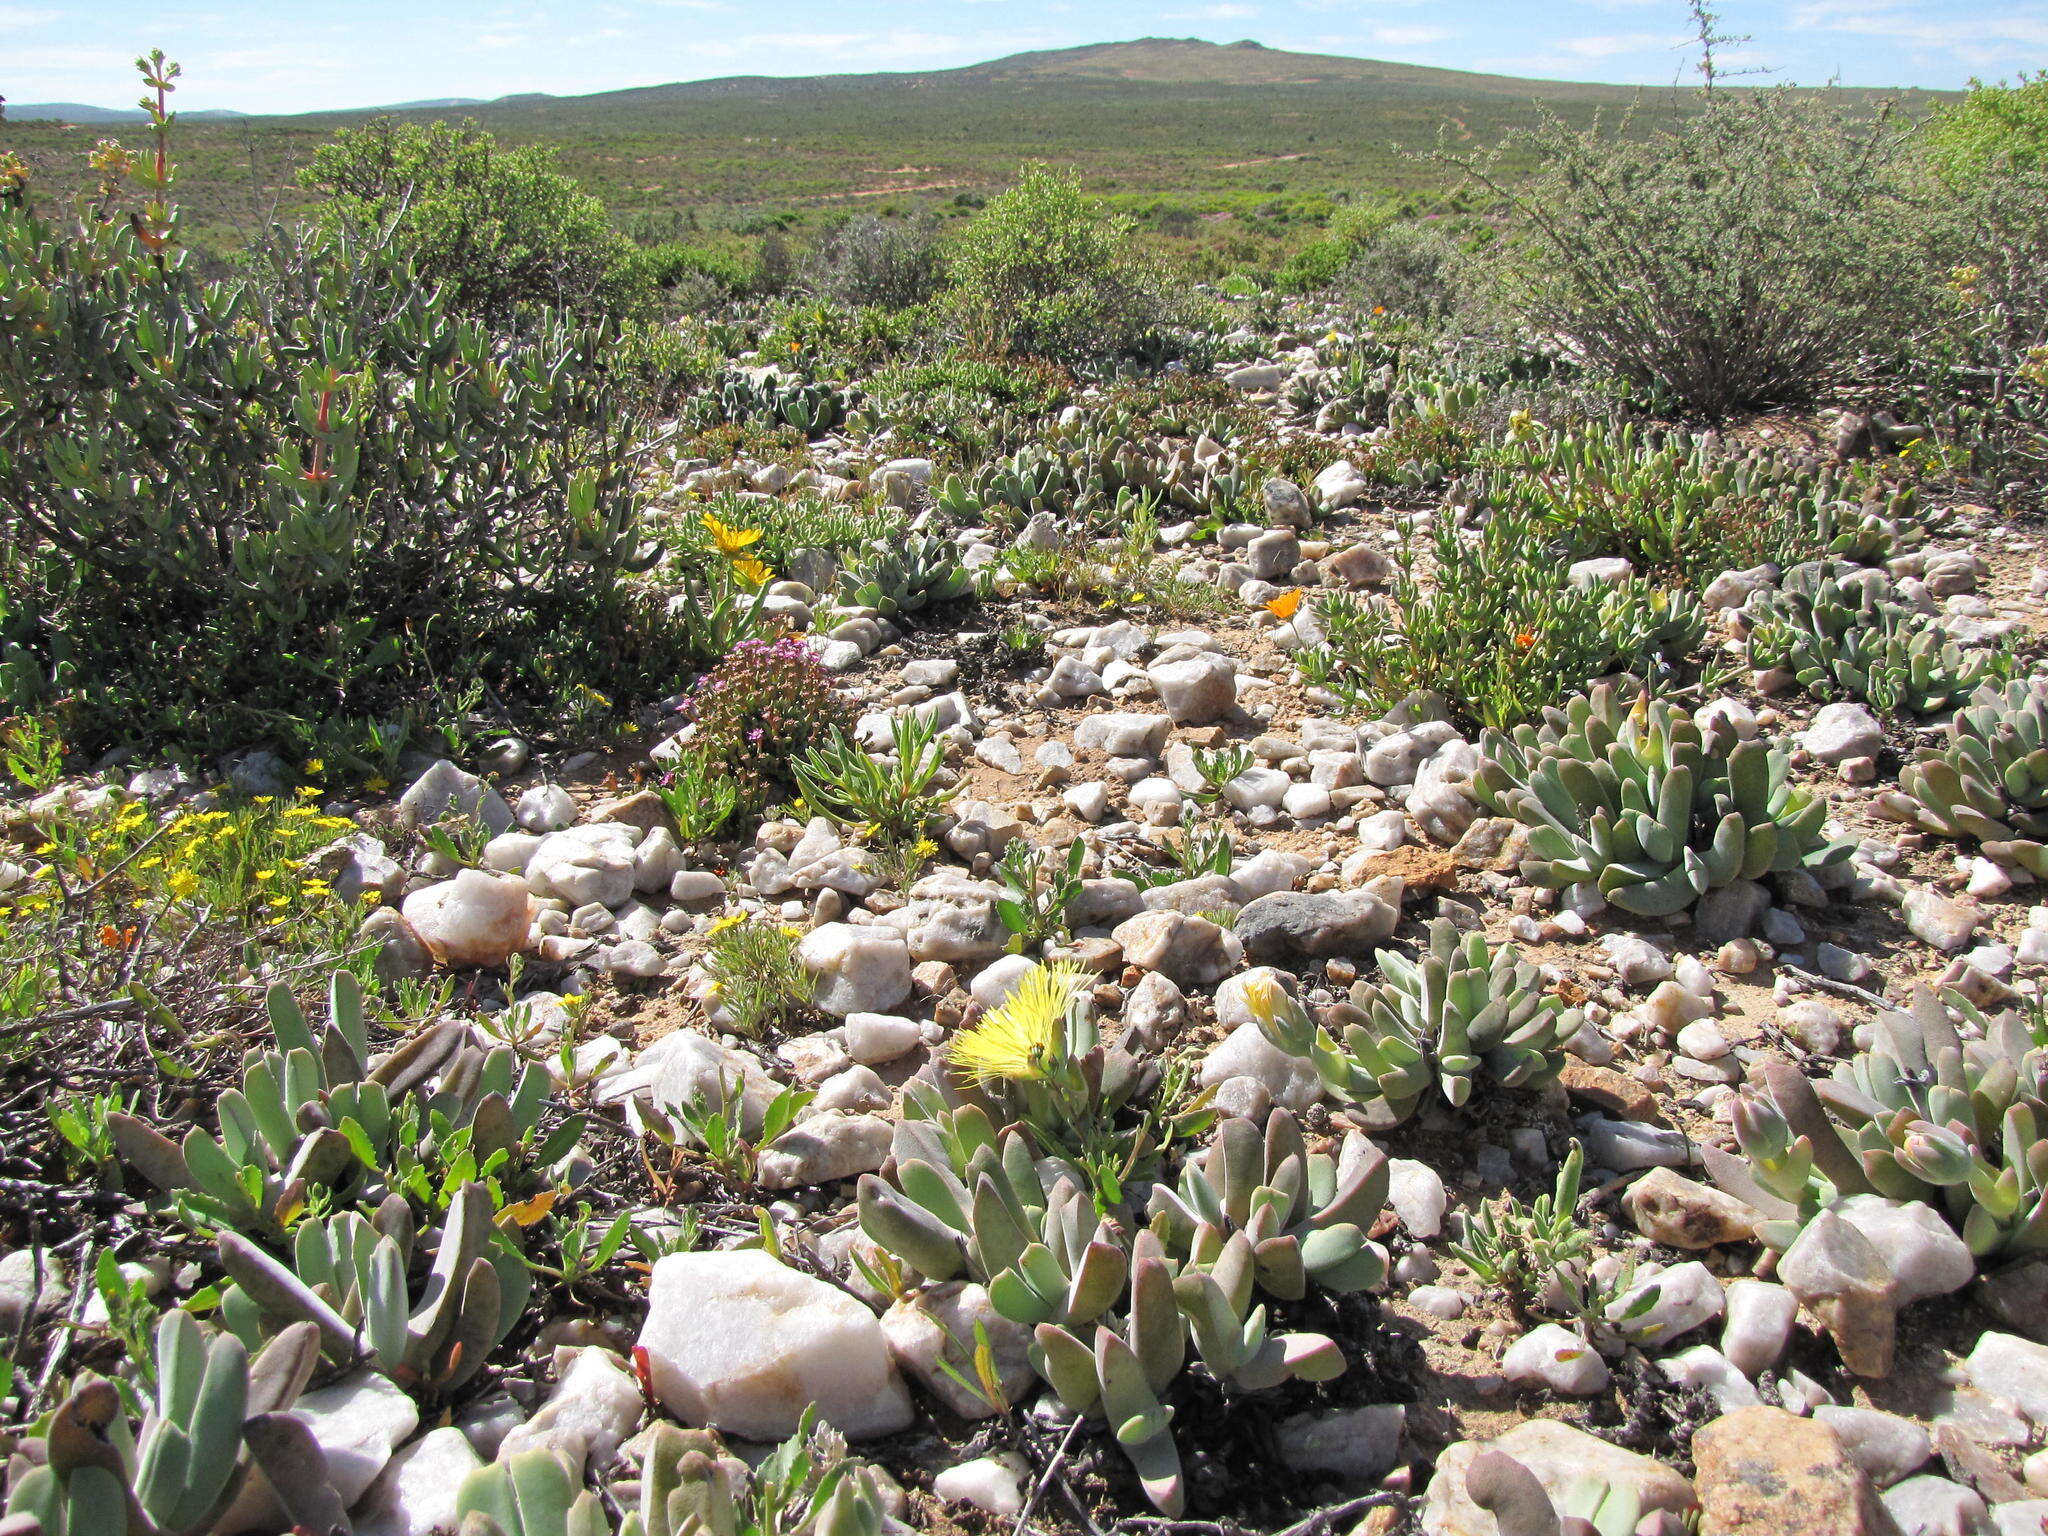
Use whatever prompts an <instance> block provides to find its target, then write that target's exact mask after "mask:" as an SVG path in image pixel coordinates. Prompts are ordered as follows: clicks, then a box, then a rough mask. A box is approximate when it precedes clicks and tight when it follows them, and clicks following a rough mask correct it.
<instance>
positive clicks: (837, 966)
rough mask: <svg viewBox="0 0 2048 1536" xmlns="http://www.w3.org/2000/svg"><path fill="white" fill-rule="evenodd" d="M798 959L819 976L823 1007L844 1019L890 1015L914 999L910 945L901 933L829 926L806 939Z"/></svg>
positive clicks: (857, 927)
mask: <svg viewBox="0 0 2048 1536" xmlns="http://www.w3.org/2000/svg"><path fill="white" fill-rule="evenodd" d="M796 957H797V959H798V961H800V962H801V963H802V965H803V968H804V969H805V970H807V971H809V972H810V973H811V975H813V976H814V977H816V978H817V982H818V1006H819V1007H820V1008H822V1009H824V1010H825V1012H827V1013H830V1014H836V1015H837V1016H838V1017H840V1018H845V1017H846V1016H847V1015H848V1014H854V1013H887V1012H889V1011H890V1010H891V1009H893V1008H895V1007H896V1006H897V1005H898V1004H899V1003H901V1002H903V1001H904V999H906V998H907V997H909V996H910V947H909V945H908V944H906V943H905V942H904V938H903V933H902V931H901V930H900V929H896V928H880V927H862V926H859V925H856V924H853V923H825V924H823V925H821V926H820V927H817V928H813V929H812V930H811V931H810V932H809V933H807V934H805V935H804V938H803V942H802V943H801V944H799V945H797V949H796Z"/></svg>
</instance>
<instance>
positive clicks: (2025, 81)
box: [1927, 70, 2048, 186]
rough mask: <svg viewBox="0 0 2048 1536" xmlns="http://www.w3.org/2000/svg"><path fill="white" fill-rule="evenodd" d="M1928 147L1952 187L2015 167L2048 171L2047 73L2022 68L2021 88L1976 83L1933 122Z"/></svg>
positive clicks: (1942, 174)
mask: <svg viewBox="0 0 2048 1536" xmlns="http://www.w3.org/2000/svg"><path fill="white" fill-rule="evenodd" d="M1927 149H1928V153H1929V156H1930V158H1931V159H1932V161H1933V164H1934V167H1935V169H1936V170H1937V171H1938V172H1939V173H1940V175H1941V178H1942V180H1943V181H1945V182H1947V183H1948V184H1949V185H1951V186H1960V185H1963V184H1965V183H1968V182H1971V181H1975V180H1977V179H1978V178H1980V177H1984V176H1990V175H1997V174H2000V173H2001V172H2003V171H2004V170H2006V169H2007V168H2009V167H2012V166H2019V167H2024V168H2027V169H2033V170H2042V169H2048V70H2042V71H2040V72H2039V73H2038V74H2033V75H2029V74H2027V73H2026V72H2025V71H2024V70H2022V71H2021V72H2020V78H2019V83H2018V84H2017V85H2003V84H2001V85H1986V84H1984V83H1983V82H1982V81H1981V80H1977V81H1972V82H1971V84H1970V90H1969V94H1968V95H1966V96H1964V97H1963V99H1962V100H1961V101H1959V102H1957V103H1955V104H1954V105H1953V106H1948V107H1944V108H1942V110H1941V111H1939V112H1937V113H1936V114H1935V115H1934V117H1933V118H1932V119H1931V120H1930V121H1929V123H1928V125H1927Z"/></svg>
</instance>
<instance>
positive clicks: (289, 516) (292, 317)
mask: <svg viewBox="0 0 2048 1536" xmlns="http://www.w3.org/2000/svg"><path fill="white" fill-rule="evenodd" d="M0 312H4V314H5V316H6V324H5V325H4V326H0V545H4V546H5V547H6V548H7V549H8V551H9V558H8V559H7V560H6V561H5V562H4V564H0V582H4V583H5V585H6V587H7V596H6V606H7V609H8V619H7V623H8V626H9V629H10V631H11V633H10V634H9V636H8V639H9V640H10V641H11V644H9V646H8V647H7V650H6V661H7V663H8V676H9V678H10V686H12V687H14V688H16V689H17V690H20V689H26V690H27V691H28V693H29V697H28V698H16V699H15V700H13V701H12V702H13V703H14V704H16V705H17V706H18V705H21V704H25V703H31V702H33V701H34V699H35V698H36V697H38V696H40V697H45V698H54V697H56V696H58V695H59V694H64V695H68V696H69V697H70V698H71V701H72V702H71V705H70V709H71V721H72V724H73V728H74V730H75V731H76V733H77V735H78V738H79V744H80V745H88V746H89V745H93V744H97V743H99V742H103V741H105V740H108V739H110V738H119V739H124V740H132V739H134V737H135V735H137V734H144V735H147V736H150V737H152V738H154V739H157V740H166V739H168V740H173V741H175V740H184V741H188V742H192V743H194V744H197V745H201V746H208V745H210V746H214V747H225V746H228V745H242V744H246V743H247V742H248V741H250V740H251V739H261V738H263V737H265V736H280V735H283V736H286V737H290V736H291V735H292V733H294V732H296V731H300V730H302V729H304V728H303V727H302V726H300V725H298V724H296V722H302V721H304V720H306V719H307V718H308V717H312V718H319V717H322V716H329V715H331V716H334V717H336V718H337V719H338V720H347V719H351V718H355V719H360V718H361V717H362V716H363V715H364V714H366V713H379V712H382V711H384V710H388V709H391V708H393V707H394V706H395V705H396V704H397V703H398V701H400V700H401V699H404V698H406V697H408V696H409V695H411V694H413V693H416V692H420V693H424V692H432V691H435V690H439V689H442V688H445V687H446V686H448V685H449V679H451V678H455V677H461V676H471V677H473V676H476V675H478V674H479V673H482V674H484V675H488V676H493V677H494V678H495V680H496V681H497V682H498V683H499V685H500V686H501V688H503V689H505V690H507V691H510V692H512V693H514V694H515V695H516V694H520V693H525V694H527V695H531V694H532V693H533V692H535V691H536V690H551V689H553V688H554V687H557V686H560V685H562V684H564V683H565V682H566V681H567V680H568V678H567V677H565V676H564V675H563V674H565V673H566V674H569V675H570V676H573V675H574V674H575V673H576V672H577V671H578V669H580V668H591V669H592V670H595V668H596V667H598V666H602V667H603V668H604V669H605V671H606V674H607V685H608V686H610V685H613V684H614V683H616V681H617V680H618V679H619V678H621V677H625V678H628V679H632V678H635V677H636V673H637V671H638V668H639V667H640V666H641V665H642V664H643V663H644V662H645V661H647V660H648V659H650V658H649V655H648V651H647V648H648V646H649V645H650V643H654V642H656V641H658V636H656V635H655V633H654V628H655V626H653V625H651V624H649V623H648V622H647V620H646V617H645V613H644V609H643V608H642V606H641V605H640V604H638V603H637V602H636V600H635V598H634V596H633V594H632V592H631V590H630V588H629V587H628V585H627V578H628V577H629V575H630V573H632V572H633V571H635V570H637V569H638V568H640V567H641V566H642V565H643V564H644V563H646V561H647V560H648V559H649V558H651V556H650V554H649V553H647V552H645V551H643V549H642V547H641V544H640V541H639V535H638V528H639V510H640V498H639V495H638V493H637V491H636V490H635V488H634V486H633V484H632V479H633V475H634V471H635V467H636V463H637V458H636V453H635V446H634V445H635V438H636V436H637V431H638V429H637V427H636V426H635V424H634V423H633V421H632V420H631V419H629V417H628V416H627V414H626V413H625V411H624V409H623V405H622V402H621V400H620V397H619V393H618V389H617V387H616V385H615V383H614V382H613V381H612V380H611V379H610V378H609V377H608V375H607V372H606V370H605V368H604V366H603V358H604V352H605V348H606V346H607V345H608V340H607V337H606V336H605V334H604V333H603V332H602V331H601V330H597V329H579V328H577V327H576V326H574V325H572V324H571V323H569V322H568V321H566V320H563V319H560V318H555V317H551V316H546V315H541V316H536V317H535V318H534V319H533V320H532V322H531V323H530V324H529V325H528V326H527V327H525V328H524V329H523V330H522V332H521V333H520V335H518V336H517V337H510V338H501V337H497V336H494V335H493V334H492V333H490V332H489V331H487V330H486V329H484V328H483V327H482V326H481V325H479V324H477V323H476V322H474V321H471V320H468V319H464V318H462V317H461V316H459V315H458V314H457V313H456V312H455V311H454V310H453V308H452V307H451V304H450V300H449V296H448V294H447V292H446V291H445V290H432V289H425V288H422V287H421V286H420V285H419V284H417V283H416V282H415V281H414V280H413V276H412V274H411V271H410V269H409V268H406V267H403V266H399V267H394V266H393V265H392V264H391V262H390V260H389V259H388V258H387V257H384V256H381V255H377V254H375V253H372V252H369V251H366V250H364V249H362V248H361V247H358V246H356V245H354V244H352V243H351V242H350V241H348V240H347V239H340V240H334V239H328V238H325V237H305V238H297V239H286V240H284V241H283V242H281V243H280V244H279V245H278V246H277V247H276V248H275V249H274V250H273V251H272V252H270V254H269V259H268V261H267V263H266V264H265V265H263V266H262V267H260V268H259V269H258V270H257V271H255V272H254V273H252V274H249V275H244V276H240V277H237V278H234V279H232V280H230V281H227V282H223V283H207V282H205V281H203V280H202V279H201V277H200V275H199V273H198V271H197V270H196V268H195V267H194V266H193V265H192V264H191V263H190V262H189V261H186V260H184V259H183V258H181V257H178V256H176V255H153V254H151V252H150V251H149V250H148V249H147V248H146V247H145V244H144V242H143V240H142V239H141V237H140V235H138V233H137V232H136V230H135V229H134V228H131V227H130V226H129V225H128V224H126V223H120V224H116V223H102V222H100V221H98V220H96V219H90V218H89V219H87V220H85V221H84V222H83V223H82V224H81V225H79V226H78V227H76V228H73V229H69V230H66V229H60V228H59V227H58V226H57V225H55V224H53V223H49V222H45V221H43V220H40V219H37V218H35V217H33V216H31V215H29V214H26V213H23V212H20V211H16V210H6V209H0ZM658 664H659V663H658Z"/></svg>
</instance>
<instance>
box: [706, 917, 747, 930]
mask: <svg viewBox="0 0 2048 1536" xmlns="http://www.w3.org/2000/svg"><path fill="white" fill-rule="evenodd" d="M746 920H747V917H746V914H745V913H744V912H728V913H726V914H725V916H723V917H721V918H719V919H718V920H717V921H715V922H714V923H712V925H711V926H710V927H709V928H706V929H705V930H704V931H705V933H706V934H713V933H723V932H725V930H726V929H728V928H737V927H739V925H740V924H741V923H744V922H745V921H746Z"/></svg>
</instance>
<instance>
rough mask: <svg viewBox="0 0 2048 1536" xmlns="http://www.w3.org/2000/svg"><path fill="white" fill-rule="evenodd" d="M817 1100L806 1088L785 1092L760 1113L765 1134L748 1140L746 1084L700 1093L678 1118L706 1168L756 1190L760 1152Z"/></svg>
mask: <svg viewBox="0 0 2048 1536" xmlns="http://www.w3.org/2000/svg"><path fill="white" fill-rule="evenodd" d="M816 1097H817V1095H816V1094H815V1093H813V1092H811V1091H810V1090H809V1089H807V1088H783V1089H781V1090H780V1091H778V1092H777V1093H776V1095H775V1097H774V1098H772V1099H770V1100H769V1101H768V1104H767V1107H766V1108H765V1109H763V1110H762V1112H761V1129H760V1132H759V1133H758V1134H757V1135H752V1136H750V1135H748V1134H747V1128H746V1121H747V1100H746V1094H745V1093H744V1091H743V1085H741V1084H739V1083H734V1082H728V1081H727V1080H725V1079H724V1078H723V1077H721V1078H720V1079H719V1083H718V1091H717V1092H716V1093H713V1094H705V1093H698V1094H696V1095H694V1096H693V1097H692V1098H691V1099H690V1102H689V1103H687V1104H685V1105H683V1106H682V1108H681V1109H680V1110H678V1111H677V1119H679V1120H680V1121H681V1122H682V1129H683V1130H684V1131H685V1132H686V1133H687V1134H688V1136H689V1139H690V1141H691V1142H692V1144H693V1145H694V1146H695V1148H696V1151H697V1155H698V1156H699V1157H700V1158H702V1159H703V1162H704V1165H705V1166H706V1167H707V1168H709V1169H710V1170H711V1171H712V1172H713V1173H715V1174H717V1175H718V1176H719V1177H720V1178H722V1179H724V1180H726V1181H727V1182H728V1183H730V1184H733V1185H735V1186H737V1187H739V1188H743V1189H747V1188H752V1187H753V1184H754V1182H755V1180H756V1179H757V1178H758V1177H759V1175H760V1160H761V1149H762V1148H763V1147H765V1146H767V1145H768V1144H769V1143H770V1142H772V1141H774V1140H775V1138H776V1137H778V1136H780V1135H781V1134H782V1133H783V1132H784V1131H786V1130H788V1129H789V1128H790V1126H792V1125H794V1124H795V1123H796V1117H797V1116H798V1115H799V1114H801V1113H802V1112H803V1110H804V1108H805V1107H806V1106H807V1105H808V1104H809V1103H810V1102H811V1100H812V1099H814V1098H816Z"/></svg>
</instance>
